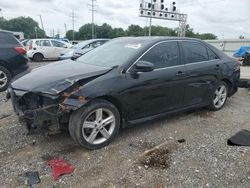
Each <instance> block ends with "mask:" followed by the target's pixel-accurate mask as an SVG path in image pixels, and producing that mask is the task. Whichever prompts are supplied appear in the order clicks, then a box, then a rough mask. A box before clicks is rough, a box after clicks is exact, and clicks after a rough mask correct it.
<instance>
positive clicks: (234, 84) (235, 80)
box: [228, 70, 240, 97]
mask: <svg viewBox="0 0 250 188" xmlns="http://www.w3.org/2000/svg"><path fill="white" fill-rule="evenodd" d="M230 82H231V84H232V87H231V90H230V92H229V95H228V96H229V97H231V96H233V95H234V94H235V93H236V92H237V91H238V86H239V82H240V70H238V71H236V72H234V73H233V75H232V77H231V79H230Z"/></svg>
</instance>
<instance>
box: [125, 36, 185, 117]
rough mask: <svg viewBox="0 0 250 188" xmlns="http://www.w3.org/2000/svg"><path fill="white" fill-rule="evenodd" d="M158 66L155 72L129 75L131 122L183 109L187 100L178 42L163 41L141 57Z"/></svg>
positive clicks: (128, 91)
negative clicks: (183, 103)
mask: <svg viewBox="0 0 250 188" xmlns="http://www.w3.org/2000/svg"><path fill="white" fill-rule="evenodd" d="M140 60H141V61H147V62H150V63H152V64H154V68H155V70H154V71H152V72H144V73H138V75H137V76H136V75H133V73H132V74H131V73H129V72H130V71H132V70H133V66H132V67H131V69H130V71H129V72H128V73H127V75H126V79H127V80H126V84H128V85H129V87H128V88H127V89H126V91H124V93H123V97H122V98H123V100H124V102H123V103H124V104H125V105H126V107H127V108H128V113H129V118H130V119H131V120H135V119H140V118H143V117H147V116H152V115H157V114H160V113H163V112H167V111H171V110H174V109H177V108H179V107H181V106H182V102H183V97H184V79H185V78H184V77H183V74H184V72H185V67H184V65H182V64H181V58H180V52H179V46H178V43H177V42H176V41H171V42H162V43H160V44H157V45H156V46H154V47H153V48H152V49H150V50H149V51H148V52H147V53H146V54H145V55H143V56H142V57H141V58H140Z"/></svg>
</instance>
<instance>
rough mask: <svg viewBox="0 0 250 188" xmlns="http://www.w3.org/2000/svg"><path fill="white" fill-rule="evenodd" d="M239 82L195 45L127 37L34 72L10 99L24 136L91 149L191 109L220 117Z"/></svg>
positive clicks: (208, 49) (220, 60) (230, 63)
mask: <svg viewBox="0 0 250 188" xmlns="http://www.w3.org/2000/svg"><path fill="white" fill-rule="evenodd" d="M239 78H240V68H239V64H238V63H237V62H236V61H235V60H234V59H232V58H230V57H228V56H226V55H225V54H223V53H222V52H220V51H219V50H217V49H216V48H214V47H213V46H211V45H209V44H207V43H205V42H203V41H201V40H196V39H188V38H163V37H127V38H118V39H114V40H112V41H110V42H108V43H106V44H104V45H103V46H101V47H99V48H96V49H94V50H93V51H91V52H89V53H87V54H85V55H84V56H82V57H80V58H79V59H78V60H77V61H71V60H68V61H64V62H60V63H59V62H56V63H51V64H49V65H47V66H44V67H41V68H38V69H34V70H32V71H31V72H30V73H29V74H27V75H25V76H23V77H21V78H20V79H18V80H16V81H15V82H13V83H12V84H11V86H10V88H9V93H10V95H11V100H12V103H13V107H14V110H15V112H16V113H17V115H18V117H19V120H20V122H22V123H23V124H24V125H25V127H26V128H27V130H28V131H29V132H30V133H33V132H57V131H59V130H61V129H65V128H67V129H68V130H69V133H70V135H71V136H72V138H73V139H74V140H75V141H76V142H77V143H79V144H80V145H82V146H84V147H85V148H88V149H98V148H101V147H104V146H106V145H108V144H109V143H110V142H111V141H112V139H113V138H114V136H115V135H116V134H117V132H118V131H119V129H120V128H123V127H126V126H129V125H132V124H135V123H140V122H143V121H147V120H152V119H155V118H159V117H161V116H165V115H167V114H170V113H176V112H180V111H186V110H190V109H194V108H201V107H208V108H209V109H211V110H214V111H217V110H220V109H221V108H223V106H224V105H225V103H226V101H227V98H228V97H231V96H232V95H233V94H234V93H236V92H237V83H238V81H239Z"/></svg>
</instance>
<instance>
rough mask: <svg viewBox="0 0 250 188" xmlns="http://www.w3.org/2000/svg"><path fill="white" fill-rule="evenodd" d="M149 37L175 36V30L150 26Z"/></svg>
mask: <svg viewBox="0 0 250 188" xmlns="http://www.w3.org/2000/svg"><path fill="white" fill-rule="evenodd" d="M151 35H152V36H177V33H176V31H175V30H173V29H170V28H167V27H162V26H152V28H151Z"/></svg>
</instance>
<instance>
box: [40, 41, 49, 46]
mask: <svg viewBox="0 0 250 188" xmlns="http://www.w3.org/2000/svg"><path fill="white" fill-rule="evenodd" d="M40 45H41V46H44V47H48V46H51V44H50V42H49V40H41V42H40Z"/></svg>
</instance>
